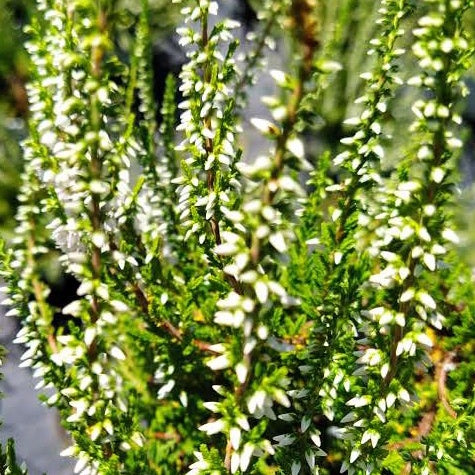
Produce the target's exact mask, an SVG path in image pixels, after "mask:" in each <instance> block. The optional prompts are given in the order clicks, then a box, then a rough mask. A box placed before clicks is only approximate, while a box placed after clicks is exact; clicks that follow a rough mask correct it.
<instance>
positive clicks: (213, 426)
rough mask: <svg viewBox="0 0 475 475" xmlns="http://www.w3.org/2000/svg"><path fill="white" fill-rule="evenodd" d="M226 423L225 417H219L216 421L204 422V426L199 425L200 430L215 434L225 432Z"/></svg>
mask: <svg viewBox="0 0 475 475" xmlns="http://www.w3.org/2000/svg"><path fill="white" fill-rule="evenodd" d="M225 427H226V424H225V423H224V420H223V419H218V420H216V421H214V422H208V423H207V424H203V425H202V426H200V427H198V430H201V431H203V432H206V434H207V435H214V434H217V433H218V432H223V430H224V428H225Z"/></svg>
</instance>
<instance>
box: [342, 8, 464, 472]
mask: <svg viewBox="0 0 475 475" xmlns="http://www.w3.org/2000/svg"><path fill="white" fill-rule="evenodd" d="M456 3H459V2H456ZM427 6H428V7H429V9H430V12H429V13H428V14H427V16H424V17H422V18H420V19H419V21H418V27H417V28H415V29H414V31H413V34H414V36H415V37H416V42H415V43H414V45H413V47H412V50H413V53H414V55H415V56H416V58H417V59H418V61H419V66H420V68H421V70H422V72H421V74H420V75H419V76H416V77H415V78H412V79H410V80H409V84H411V85H415V86H418V87H421V88H422V89H423V90H424V91H425V92H426V91H429V92H430V96H431V98H427V97H428V95H427V94H425V97H426V98H425V99H417V100H416V102H415V104H414V107H413V112H414V114H415V116H416V120H415V122H414V123H413V125H412V127H411V133H414V134H418V136H420V137H421V139H420V142H419V144H420V145H419V149H418V150H417V151H416V153H415V154H414V155H415V157H414V158H413V160H412V163H413V164H420V165H417V166H415V165H414V166H413V171H411V174H410V177H409V178H408V179H405V180H401V181H400V182H399V183H396V186H395V188H391V186H390V184H389V183H386V182H384V183H382V185H384V186H381V188H380V190H379V193H380V194H381V197H382V198H380V203H381V205H380V207H379V209H378V211H377V212H375V213H374V219H376V220H377V221H378V227H377V228H376V230H375V238H374V239H373V241H372V243H371V249H370V252H371V254H372V255H373V256H375V257H377V258H378V260H379V266H378V267H379V269H378V271H377V272H376V273H373V275H371V277H370V279H369V280H370V283H371V284H372V286H373V288H374V292H375V294H376V293H377V294H378V295H380V296H383V295H384V296H385V302H384V304H383V305H379V306H377V307H373V308H370V309H368V310H367V311H364V312H363V319H362V323H361V325H360V327H359V329H358V333H359V335H360V338H361V339H360V340H359V342H360V345H361V347H362V349H360V350H358V351H357V354H356V356H357V357H358V359H357V361H356V363H357V365H358V367H357V369H356V370H355V372H354V373H353V376H357V377H358V378H361V384H357V387H359V388H360V390H361V391H360V392H358V393H357V395H356V396H355V397H353V398H352V399H350V400H349V401H348V402H347V405H348V406H350V407H352V411H351V412H349V413H348V414H347V415H346V416H345V417H344V418H343V419H342V421H341V422H342V423H345V424H349V425H347V426H346V429H345V430H346V431H347V434H349V438H350V440H351V444H352V447H353V449H352V452H351V454H350V458H349V460H348V461H346V462H345V464H344V467H345V468H346V469H348V470H349V472H354V470H355V469H356V467H359V468H360V469H363V470H366V471H368V470H369V471H371V470H372V469H373V468H374V461H373V462H371V460H372V455H371V451H370V450H369V449H368V447H369V445H371V446H372V447H373V448H374V447H376V445H378V444H381V443H384V442H385V441H384V439H383V436H382V430H381V426H382V424H384V423H386V420H387V412H388V411H389V410H390V408H392V407H393V406H394V405H395V404H397V403H398V402H399V404H403V405H404V404H409V403H410V402H411V400H412V396H411V395H410V393H409V390H408V388H407V387H405V385H404V383H403V382H402V381H400V380H399V371H398V368H399V366H401V365H400V362H401V361H404V362H405V365H406V366H405V367H406V368H407V364H409V361H411V360H412V364H413V365H414V364H415V363H416V362H417V361H419V360H421V359H424V354H425V351H426V349H428V348H430V347H432V346H433V343H434V342H433V341H432V338H431V337H430V336H429V334H428V333H427V329H428V328H429V327H430V326H432V327H434V328H436V329H441V328H442V324H443V322H444V316H443V314H442V313H441V310H440V309H439V304H438V302H437V300H436V297H435V295H431V286H434V284H435V281H434V277H430V274H431V273H434V272H436V271H437V269H438V267H439V263H440V259H442V258H443V256H444V255H445V254H446V253H447V248H448V247H449V246H450V245H451V244H452V243H454V242H457V241H458V238H457V236H456V234H455V232H454V231H452V229H451V228H450V224H449V223H448V222H447V221H446V220H445V217H444V212H442V211H439V208H438V205H439V201H440V199H441V198H440V196H441V194H442V193H443V187H444V183H445V180H446V179H447V177H448V176H450V173H451V170H452V168H453V166H454V164H453V161H452V160H451V157H452V156H453V155H454V151H455V150H456V149H457V148H458V147H459V146H460V143H459V141H458V139H456V138H455V137H454V136H453V133H452V131H451V130H450V124H451V122H452V123H455V124H459V123H460V117H458V116H457V115H456V114H455V113H454V112H453V104H454V97H455V96H456V95H457V94H459V93H460V91H461V90H462V89H461V88H460V87H458V86H457V84H456V81H457V80H458V79H459V78H460V74H461V67H460V64H458V60H457V56H456V54H455V51H453V49H456V48H460V50H459V51H460V53H459V54H460V56H462V55H463V54H464V50H465V49H466V48H467V42H466V41H465V40H464V39H463V37H461V36H459V31H458V28H457V26H455V25H457V20H456V17H457V9H458V7H456V6H454V5H452V3H450V2H433V1H428V2H427ZM450 22H453V23H451V24H452V25H453V26H454V29H453V37H450V38H446V37H442V36H441V34H440V33H441V30H440V28H439V27H440V25H442V24H447V23H450ZM449 43H450V45H452V46H451V47H449ZM455 45H456V46H455ZM460 56H459V57H460ZM442 76H445V77H449V76H450V77H452V79H453V82H452V83H451V84H450V85H448V84H447V83H446V82H445V81H444V79H442ZM444 87H445V88H447V89H446V91H445V92H444V91H443V88H444ZM448 91H450V92H448ZM420 169H422V173H421V174H419V172H418V171H417V170H420ZM395 300H396V301H397V302H398V305H397V306H394V301H395ZM390 301H391V304H390V303H389V302H390ZM378 376H379V377H380V378H381V384H380V386H379V387H378V386H376V387H371V386H367V381H368V380H369V379H370V378H377V377H378ZM365 387H366V390H367V391H368V392H364V391H363V390H362V389H363V388H365Z"/></svg>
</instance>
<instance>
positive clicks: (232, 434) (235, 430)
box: [229, 427, 241, 450]
mask: <svg viewBox="0 0 475 475" xmlns="http://www.w3.org/2000/svg"><path fill="white" fill-rule="evenodd" d="M229 440H230V442H231V446H232V448H233V449H234V450H238V449H239V445H240V444H241V429H239V427H231V430H230V431H229Z"/></svg>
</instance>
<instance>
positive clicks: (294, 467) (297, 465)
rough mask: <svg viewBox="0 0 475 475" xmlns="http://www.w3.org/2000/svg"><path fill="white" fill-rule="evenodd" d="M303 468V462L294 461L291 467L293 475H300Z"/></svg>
mask: <svg viewBox="0 0 475 475" xmlns="http://www.w3.org/2000/svg"><path fill="white" fill-rule="evenodd" d="M301 468H302V464H301V463H300V462H297V461H295V462H293V463H292V467H291V469H290V470H291V475H298V474H299V473H300V469H301Z"/></svg>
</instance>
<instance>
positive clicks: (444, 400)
mask: <svg viewBox="0 0 475 475" xmlns="http://www.w3.org/2000/svg"><path fill="white" fill-rule="evenodd" d="M454 358H455V352H449V353H447V355H446V356H445V358H444V359H443V360H442V361H441V362H440V363H439V364H438V365H437V370H436V381H437V394H438V395H439V400H440V402H441V404H442V406H444V408H445V410H446V411H447V413H448V414H449V415H450V417H452V418H453V419H456V418H457V413H456V412H455V411H454V410H453V408H452V406H451V405H450V402H449V398H448V395H447V387H446V382H447V370H448V367H449V366H450V365H451V364H452V362H453V360H454Z"/></svg>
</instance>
